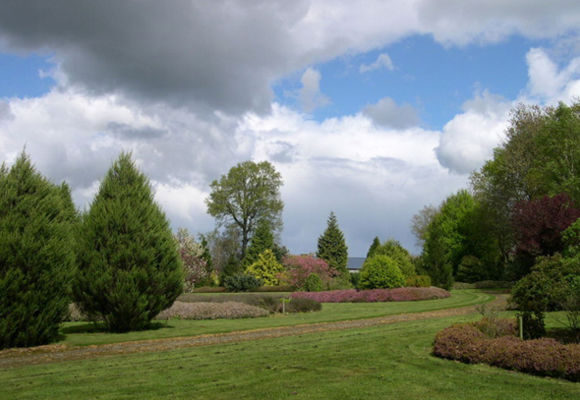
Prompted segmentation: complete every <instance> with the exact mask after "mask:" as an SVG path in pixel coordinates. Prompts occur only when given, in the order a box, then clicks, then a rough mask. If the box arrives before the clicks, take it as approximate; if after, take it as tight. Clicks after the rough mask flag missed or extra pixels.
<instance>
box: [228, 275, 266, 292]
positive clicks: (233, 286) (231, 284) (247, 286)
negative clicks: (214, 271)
mask: <svg viewBox="0 0 580 400" xmlns="http://www.w3.org/2000/svg"><path fill="white" fill-rule="evenodd" d="M223 283H224V287H225V288H226V289H227V290H228V291H229V292H249V291H251V290H254V289H256V288H258V287H260V286H262V281H261V280H260V279H258V278H256V277H255V276H253V275H250V274H240V273H238V274H234V275H228V276H226V277H225V278H224V282H223Z"/></svg>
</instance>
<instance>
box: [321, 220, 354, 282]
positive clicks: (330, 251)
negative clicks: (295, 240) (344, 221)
mask: <svg viewBox="0 0 580 400" xmlns="http://www.w3.org/2000/svg"><path fill="white" fill-rule="evenodd" d="M316 257H318V258H321V259H323V260H325V261H326V262H327V263H328V265H329V266H330V267H332V268H334V269H336V270H337V271H339V272H340V274H341V275H342V276H343V277H348V270H347V269H346V263H347V260H348V247H346V242H345V240H344V236H343V234H342V231H341V230H340V229H339V227H338V222H337V220H336V215H334V212H331V213H330V216H329V217H328V224H327V227H326V230H325V231H324V233H323V234H322V235H321V236H320V237H319V238H318V251H317V252H316Z"/></svg>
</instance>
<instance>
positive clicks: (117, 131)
mask: <svg viewBox="0 0 580 400" xmlns="http://www.w3.org/2000/svg"><path fill="white" fill-rule="evenodd" d="M107 131H108V132H109V133H111V134H113V135H114V136H116V137H118V138H121V139H142V140H148V139H158V138H162V137H163V136H165V135H166V134H167V130H165V129H158V128H153V127H144V128H135V127H133V126H131V125H128V124H121V123H118V122H109V123H108V124H107Z"/></svg>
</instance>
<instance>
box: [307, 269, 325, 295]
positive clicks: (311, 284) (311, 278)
mask: <svg viewBox="0 0 580 400" xmlns="http://www.w3.org/2000/svg"><path fill="white" fill-rule="evenodd" d="M322 288H323V286H322V279H320V277H319V276H318V275H317V274H314V273H312V274H310V275H308V278H306V282H304V290H305V291H307V292H320V291H321V290H322Z"/></svg>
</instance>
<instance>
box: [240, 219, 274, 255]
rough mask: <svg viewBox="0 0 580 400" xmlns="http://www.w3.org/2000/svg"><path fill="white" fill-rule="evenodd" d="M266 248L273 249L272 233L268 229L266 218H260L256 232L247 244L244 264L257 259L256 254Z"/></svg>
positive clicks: (268, 224)
mask: <svg viewBox="0 0 580 400" xmlns="http://www.w3.org/2000/svg"><path fill="white" fill-rule="evenodd" d="M266 250H272V251H273V250H274V234H273V233H272V229H270V223H269V222H268V221H267V220H262V221H260V222H259V223H258V227H257V228H256V232H255V233H254V236H253V237H252V241H251V242H250V245H249V246H248V250H247V251H246V256H245V258H244V265H246V266H248V265H252V264H253V263H254V262H256V261H257V260H258V256H259V255H260V254H262V253H263V252H265V251H266Z"/></svg>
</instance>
